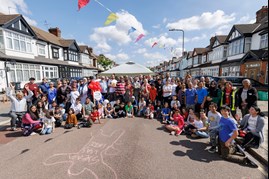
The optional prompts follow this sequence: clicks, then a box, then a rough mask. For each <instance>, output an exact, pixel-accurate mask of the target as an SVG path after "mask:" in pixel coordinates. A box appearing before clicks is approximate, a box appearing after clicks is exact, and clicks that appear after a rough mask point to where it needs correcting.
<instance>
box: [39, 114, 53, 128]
mask: <svg viewBox="0 0 269 179" xmlns="http://www.w3.org/2000/svg"><path fill="white" fill-rule="evenodd" d="M55 121H56V120H55V119H54V117H51V118H50V119H49V118H46V117H45V118H43V120H42V122H43V125H44V127H45V128H52V126H53V123H54V122H55Z"/></svg>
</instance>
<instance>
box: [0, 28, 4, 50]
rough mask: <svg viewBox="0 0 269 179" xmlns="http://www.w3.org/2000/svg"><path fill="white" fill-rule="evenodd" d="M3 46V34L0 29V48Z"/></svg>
mask: <svg viewBox="0 0 269 179" xmlns="http://www.w3.org/2000/svg"><path fill="white" fill-rule="evenodd" d="M3 48H4V36H3V31H2V30H1V29H0V49H3Z"/></svg>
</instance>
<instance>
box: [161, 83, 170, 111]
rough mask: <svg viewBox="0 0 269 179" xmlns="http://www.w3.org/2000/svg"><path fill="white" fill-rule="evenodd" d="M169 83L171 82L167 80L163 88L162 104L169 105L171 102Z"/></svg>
mask: <svg viewBox="0 0 269 179" xmlns="http://www.w3.org/2000/svg"><path fill="white" fill-rule="evenodd" d="M170 82H171V80H170V79H167V80H166V82H165V85H164V86H163V101H164V102H163V104H165V103H168V104H169V105H170V104H171V101H172V85H171V84H170ZM171 107H172V106H171Z"/></svg>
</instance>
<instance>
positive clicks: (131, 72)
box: [99, 61, 155, 76]
mask: <svg viewBox="0 0 269 179" xmlns="http://www.w3.org/2000/svg"><path fill="white" fill-rule="evenodd" d="M112 74H115V76H120V75H128V76H137V75H140V74H141V75H154V74H155V73H154V72H152V71H151V70H149V69H148V68H147V67H145V66H142V65H139V64H137V63H134V62H131V61H130V62H127V63H125V64H121V65H119V66H116V67H114V68H111V69H110V70H107V71H105V72H103V73H100V74H99V75H100V76H109V75H112Z"/></svg>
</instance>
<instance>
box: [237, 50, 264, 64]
mask: <svg viewBox="0 0 269 179" xmlns="http://www.w3.org/2000/svg"><path fill="white" fill-rule="evenodd" d="M253 59H254V60H267V59H268V50H264V49H260V50H250V51H248V52H247V53H246V54H245V55H244V57H243V58H242V60H241V62H244V61H246V60H253Z"/></svg>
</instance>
